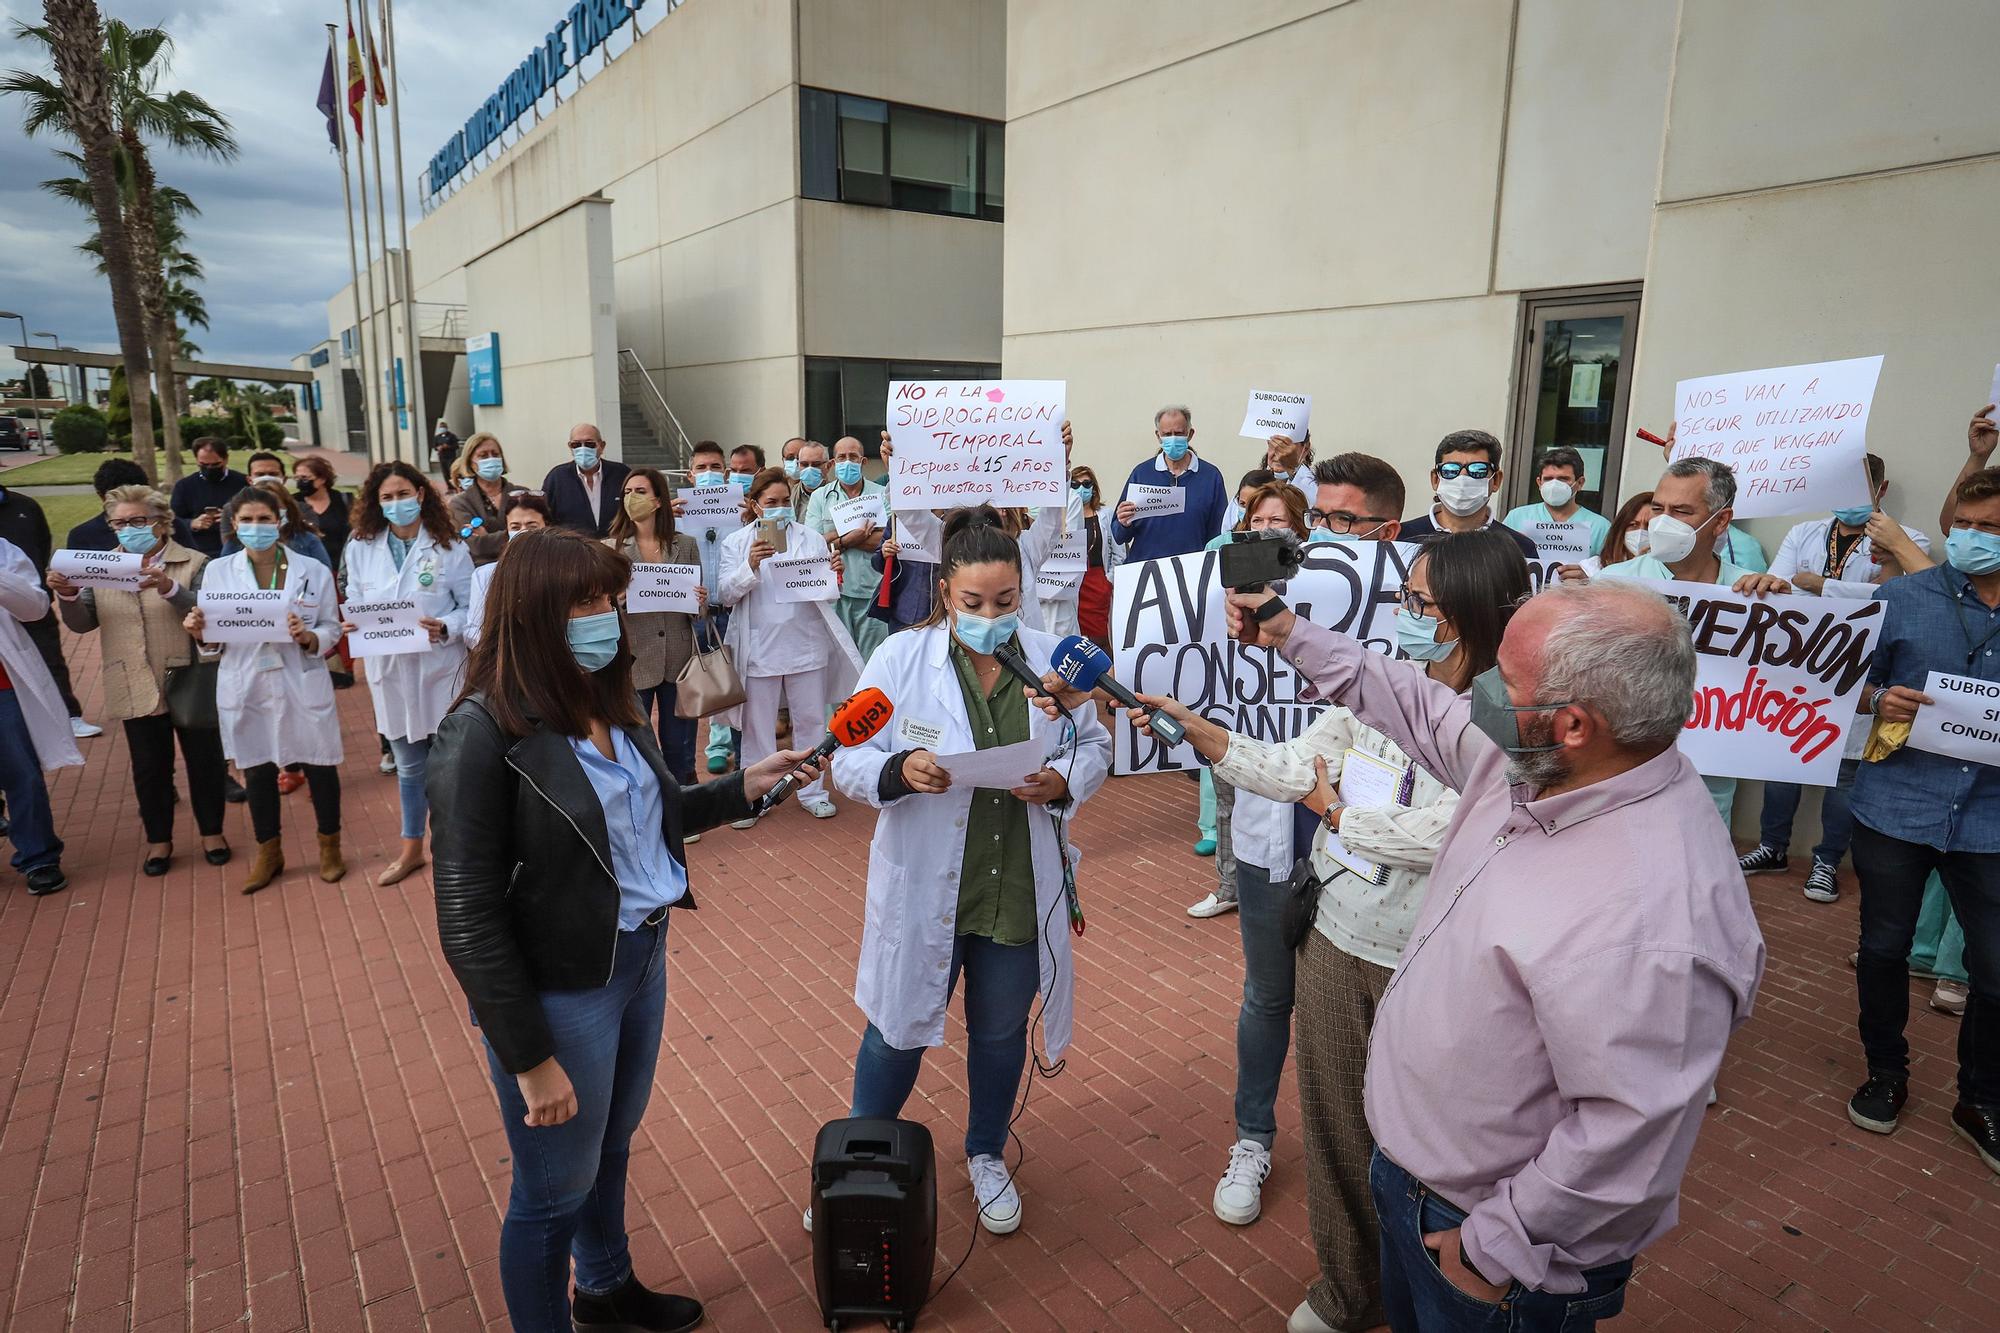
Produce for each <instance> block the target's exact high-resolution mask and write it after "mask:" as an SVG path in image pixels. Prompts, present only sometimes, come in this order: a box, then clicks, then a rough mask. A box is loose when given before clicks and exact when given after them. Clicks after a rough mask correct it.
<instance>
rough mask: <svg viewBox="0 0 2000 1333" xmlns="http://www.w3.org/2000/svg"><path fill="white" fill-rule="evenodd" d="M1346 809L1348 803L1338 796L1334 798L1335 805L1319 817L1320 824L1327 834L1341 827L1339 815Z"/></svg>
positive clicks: (1330, 806)
mask: <svg viewBox="0 0 2000 1333" xmlns="http://www.w3.org/2000/svg"><path fill="white" fill-rule="evenodd" d="M1346 808H1347V802H1345V801H1343V800H1341V799H1340V798H1339V797H1338V796H1336V797H1334V798H1333V804H1332V805H1329V806H1328V807H1327V808H1326V813H1325V814H1323V815H1321V816H1320V817H1319V822H1320V823H1321V824H1322V825H1323V826H1325V828H1326V831H1327V832H1329V833H1332V832H1333V831H1334V830H1336V829H1338V828H1339V827H1340V820H1339V815H1340V812H1341V811H1342V810H1345V809H1346Z"/></svg>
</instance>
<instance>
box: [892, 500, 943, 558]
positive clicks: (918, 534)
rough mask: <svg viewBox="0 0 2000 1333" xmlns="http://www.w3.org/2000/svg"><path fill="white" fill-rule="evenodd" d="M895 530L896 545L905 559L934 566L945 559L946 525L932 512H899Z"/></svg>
mask: <svg viewBox="0 0 2000 1333" xmlns="http://www.w3.org/2000/svg"><path fill="white" fill-rule="evenodd" d="M895 528H896V531H895V538H896V545H897V547H898V548H900V550H901V552H902V555H903V556H904V558H906V559H909V560H928V561H929V562H930V563H931V564H933V565H935V564H937V563H939V562H940V561H941V560H943V559H944V524H943V523H942V522H940V521H939V519H938V516H937V515H936V514H933V513H932V512H931V511H930V510H928V509H914V510H911V511H910V512H908V513H904V512H903V511H902V510H897V511H896V515H895Z"/></svg>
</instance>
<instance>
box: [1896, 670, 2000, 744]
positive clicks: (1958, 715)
mask: <svg viewBox="0 0 2000 1333" xmlns="http://www.w3.org/2000/svg"><path fill="white" fill-rule="evenodd" d="M1924 693H1925V694H1927V695H1929V696H1930V698H1931V701H1930V702H1929V703H1927V704H1924V705H1923V706H1922V707H1920V708H1918V709H1917V716H1916V719H1915V720H1914V721H1912V722H1911V723H1910V740H1909V744H1910V747H1911V748H1912V749H1917V750H1929V751H1930V752H1931V753H1932V754H1945V755H1950V756H1951V757H1952V758H1953V759H1965V760H1969V761H1970V762H1972V763H1975V764H1989V765H1992V766H1994V767H2000V685H1996V684H1995V683H1993V682H1992V681H1990V680H1977V679H1975V678H1973V677H1971V676H1949V675H1946V674H1945V673H1944V672H1942V671H1933V672H1931V673H1930V674H1929V675H1927V676H1925V677H1924Z"/></svg>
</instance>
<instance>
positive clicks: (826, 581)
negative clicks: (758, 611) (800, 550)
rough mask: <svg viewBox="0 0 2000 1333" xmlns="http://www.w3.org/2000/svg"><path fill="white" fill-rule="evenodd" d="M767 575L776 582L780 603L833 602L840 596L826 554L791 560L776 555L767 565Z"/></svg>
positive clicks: (766, 562)
mask: <svg viewBox="0 0 2000 1333" xmlns="http://www.w3.org/2000/svg"><path fill="white" fill-rule="evenodd" d="M764 566H765V568H764V574H765V576H766V577H767V578H770V579H772V580H774V582H773V583H772V585H771V586H772V587H773V588H775V589H776V590H777V594H778V600H779V601H781V602H830V601H832V600H833V599H834V598H836V597H838V596H840V585H839V583H837V582H835V580H834V576H833V566H832V565H830V564H828V563H827V558H826V557H825V556H823V555H800V556H792V557H790V558H789V559H786V558H781V557H778V556H773V557H771V558H770V559H769V560H766V561H765V562H764Z"/></svg>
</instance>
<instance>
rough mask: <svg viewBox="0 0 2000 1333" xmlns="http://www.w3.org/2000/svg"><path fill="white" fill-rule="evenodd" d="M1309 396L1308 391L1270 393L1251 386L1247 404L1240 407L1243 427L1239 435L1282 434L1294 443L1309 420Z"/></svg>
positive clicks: (1262, 437)
mask: <svg viewBox="0 0 2000 1333" xmlns="http://www.w3.org/2000/svg"><path fill="white" fill-rule="evenodd" d="M1312 410H1313V396H1312V395H1311V394H1309V393H1274V392H1272V391H1271V390H1269V389H1252V390H1251V391H1250V405H1249V406H1248V407H1246V408H1244V409H1243V429H1242V430H1241V431H1240V432H1239V434H1242V435H1246V436H1248V437H1249V438H1251V439H1253V440H1268V439H1270V438H1271V437H1272V436H1273V435H1283V436H1285V437H1286V438H1287V439H1289V440H1291V441H1292V443H1294V444H1297V443H1298V442H1299V441H1300V440H1303V439H1305V437H1306V428H1307V427H1308V426H1309V425H1310V424H1311V423H1312Z"/></svg>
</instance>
